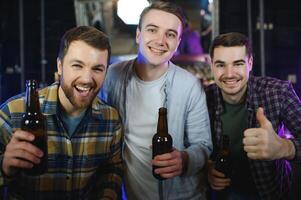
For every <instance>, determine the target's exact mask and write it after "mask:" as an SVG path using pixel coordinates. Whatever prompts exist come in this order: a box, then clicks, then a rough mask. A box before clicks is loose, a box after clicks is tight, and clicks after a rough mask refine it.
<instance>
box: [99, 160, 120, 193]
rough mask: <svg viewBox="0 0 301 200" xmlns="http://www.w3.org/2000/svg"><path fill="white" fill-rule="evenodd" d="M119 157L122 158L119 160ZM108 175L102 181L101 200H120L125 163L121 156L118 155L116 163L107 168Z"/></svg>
mask: <svg viewBox="0 0 301 200" xmlns="http://www.w3.org/2000/svg"><path fill="white" fill-rule="evenodd" d="M117 157H120V159H119V158H117ZM105 171H106V172H105V173H106V174H105V175H104V178H103V181H102V186H103V188H102V189H101V190H102V194H101V195H100V199H118V198H119V197H120V196H121V186H122V176H123V163H122V160H121V155H116V157H115V159H114V163H112V164H109V165H107V166H106V170H105Z"/></svg>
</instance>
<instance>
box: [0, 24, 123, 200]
mask: <svg viewBox="0 0 301 200" xmlns="http://www.w3.org/2000/svg"><path fill="white" fill-rule="evenodd" d="M109 59H110V43H109V39H108V37H107V36H106V35H104V33H102V32H101V31H98V30H97V29H95V28H93V27H87V26H80V27H76V28H72V29H70V30H68V31H67V32H66V33H65V34H64V36H63V37H62V39H61V43H60V48H59V54H58V58H57V70H58V74H59V76H60V77H59V82H56V83H54V84H52V85H50V86H48V87H46V88H43V89H41V90H39V91H38V93H39V99H40V103H41V112H42V113H43V115H44V116H45V117H46V121H47V122H46V124H47V136H48V169H47V171H46V173H44V174H42V175H40V176H27V175H26V174H24V173H23V171H22V170H23V169H29V168H32V167H33V165H35V164H36V163H39V162H40V158H41V157H43V156H44V152H42V151H41V150H40V149H38V148H37V147H35V146H34V145H33V144H32V143H31V141H33V139H34V136H33V135H32V134H31V133H30V132H25V131H22V130H20V121H21V116H22V113H24V112H25V110H24V109H25V108H24V105H25V97H24V94H21V95H18V96H15V97H12V98H11V99H9V100H8V101H7V102H6V103H4V104H3V105H2V106H1V107H0V109H1V110H0V127H1V129H0V153H1V157H0V158H1V173H0V185H1V186H2V187H4V186H6V187H7V188H8V190H6V194H5V195H6V196H8V199H43V200H45V199H51V200H53V199H118V198H120V194H121V178H122V173H123V169H122V159H121V141H122V127H121V123H120V121H119V115H118V113H117V111H116V110H115V109H113V108H112V107H110V106H108V105H106V104H104V103H103V102H102V101H101V100H100V99H99V98H98V97H97V94H98V92H99V90H100V88H101V86H102V83H103V81H104V78H105V75H106V70H107V66H108V62H109Z"/></svg>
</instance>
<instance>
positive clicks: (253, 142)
mask: <svg viewBox="0 0 301 200" xmlns="http://www.w3.org/2000/svg"><path fill="white" fill-rule="evenodd" d="M256 119H257V121H258V123H259V125H260V127H259V128H249V129H247V130H245V132H244V135H245V138H244V139H243V144H244V150H245V151H246V152H247V156H248V157H249V158H250V159H263V160H276V159H281V158H285V159H288V160H291V159H293V158H294V157H295V146H294V143H293V142H292V141H290V140H287V139H284V138H281V137H280V136H279V135H277V133H276V132H275V131H274V129H273V126H272V123H271V122H270V121H269V120H268V119H267V118H266V116H265V115H264V112H263V109H262V108H261V107H260V108H258V110H257V113H256Z"/></svg>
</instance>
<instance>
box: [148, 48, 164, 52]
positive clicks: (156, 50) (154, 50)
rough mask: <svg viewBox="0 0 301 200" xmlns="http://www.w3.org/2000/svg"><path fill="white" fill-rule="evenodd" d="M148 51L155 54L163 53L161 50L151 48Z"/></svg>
mask: <svg viewBox="0 0 301 200" xmlns="http://www.w3.org/2000/svg"><path fill="white" fill-rule="evenodd" d="M150 49H151V50H152V51H153V52H155V53H163V52H164V50H161V49H156V48H153V47H150Z"/></svg>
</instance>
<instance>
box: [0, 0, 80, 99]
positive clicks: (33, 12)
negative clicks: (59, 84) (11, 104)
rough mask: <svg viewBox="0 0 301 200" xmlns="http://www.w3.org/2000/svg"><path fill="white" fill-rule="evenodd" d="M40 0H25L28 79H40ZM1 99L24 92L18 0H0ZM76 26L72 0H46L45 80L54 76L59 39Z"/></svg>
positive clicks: (50, 80)
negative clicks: (21, 77)
mask: <svg viewBox="0 0 301 200" xmlns="http://www.w3.org/2000/svg"><path fill="white" fill-rule="evenodd" d="M40 2H41V1H40V0H26V1H25V0H23V5H24V7H23V13H24V14H23V16H24V17H23V21H24V53H25V54H24V57H25V58H24V62H25V64H24V67H25V79H37V80H38V81H41V50H40V49H41V12H40V6H41V4H40ZM0 25H1V26H0V67H1V68H0V69H1V71H0V72H1V75H0V76H1V77H0V78H1V80H0V81H1V87H0V91H1V93H0V103H1V102H3V101H5V100H6V99H7V98H9V97H10V96H12V95H15V94H17V93H19V92H21V87H20V72H19V67H20V43H19V33H20V30H19V0H0ZM73 26H75V14H74V5H73V0H64V1H60V0H45V51H46V52H45V54H46V61H47V64H46V83H45V84H50V83H51V82H53V80H54V78H53V77H54V75H53V74H54V72H55V71H56V55H57V49H58V45H59V39H60V37H61V36H62V34H63V33H64V32H65V31H66V30H67V29H69V28H71V27H73Z"/></svg>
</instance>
